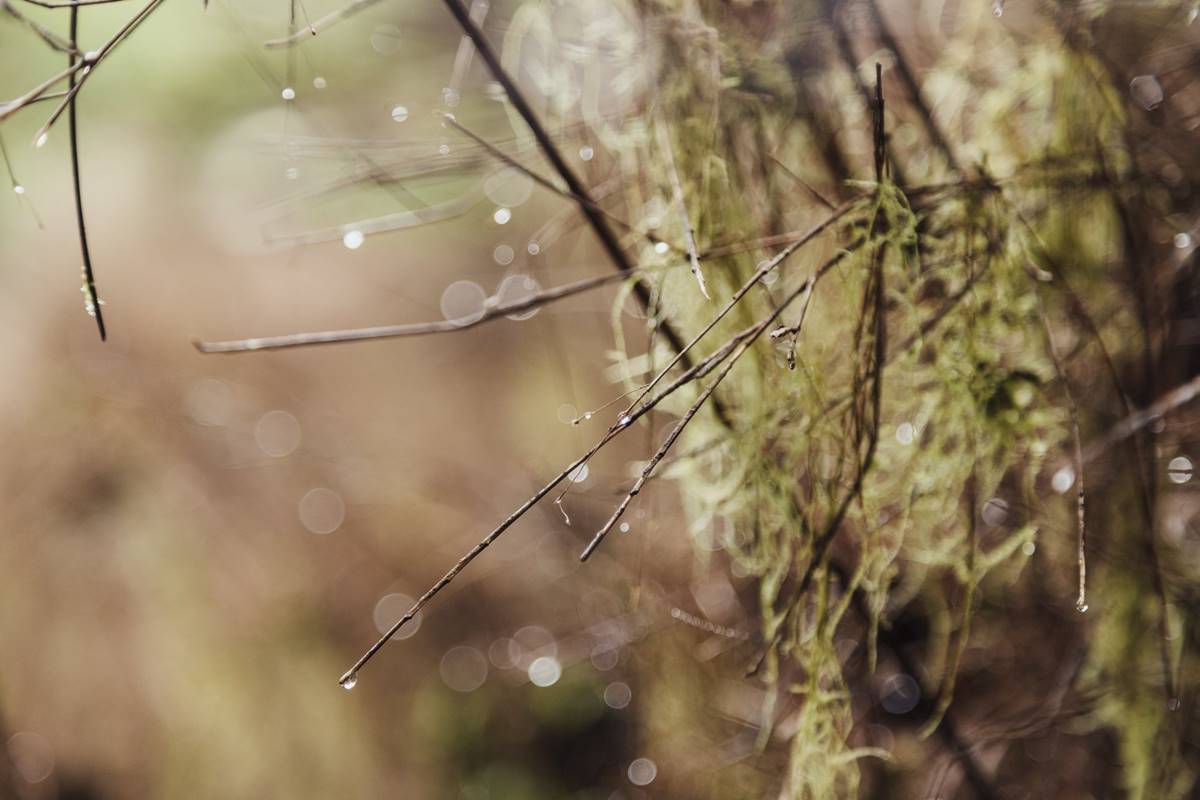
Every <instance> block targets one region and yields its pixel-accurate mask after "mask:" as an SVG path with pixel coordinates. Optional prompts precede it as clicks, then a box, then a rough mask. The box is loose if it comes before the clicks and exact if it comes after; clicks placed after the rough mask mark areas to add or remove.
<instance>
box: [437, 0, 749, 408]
mask: <svg viewBox="0 0 1200 800" xmlns="http://www.w3.org/2000/svg"><path fill="white" fill-rule="evenodd" d="M443 2H444V3H445V5H446V8H447V9H448V10H449V11H450V14H451V15H452V16H453V17H454V19H455V20H456V21H457V22H458V24H459V27H461V28H462V30H463V33H465V34H466V35H467V36H469V37H471V41H473V42H474V43H475V47H476V49H477V50H478V51H479V57H480V58H481V59H483V62H484V63H485V64H487V67H488V69H489V70H490V71H491V73H492V77H494V78H495V79H496V82H497V83H499V84H500V86H501V87H502V88H503V89H504V92H505V94H506V95H507V96H508V99H509V102H511V103H512V106H513V108H514V109H516V111H517V113H518V114H520V115H521V118H522V119H524V120H525V124H526V125H528V126H529V130H530V132H531V133H532V134H533V138H534V140H535V141H536V142H537V143H538V147H539V148H540V149H541V151H542V153H543V155H545V156H546V159H547V160H548V161H549V162H550V164H551V166H553V167H554V171H555V172H557V173H558V174H559V177H561V178H562V179H563V182H564V183H566V185H567V190H568V191H570V193H571V194H572V195H573V196H574V197H576V198H578V200H577V202H578V203H579V208H580V210H581V211H582V212H583V215H584V217H586V218H587V221H588V223H589V224H590V225H591V227H592V230H593V231H594V232H595V233H596V237H597V238H598V239H599V240H600V244H601V246H602V247H603V249H604V251H605V252H606V253H607V254H608V256H609V258H611V259H612V261H613V264H614V265H615V266H616V268H617V269H618V270H619V271H621V272H624V273H629V272H631V271H632V270H633V268H634V265H633V263H632V262H631V261H630V260H629V257H628V256H627V255H626V253H625V250H624V249H623V248H622V247H621V243H620V242H619V241H618V240H617V237H616V235H615V234H614V233H613V232H612V229H611V228H610V227H609V226H608V223H607V221H606V220H605V217H604V215H603V214H601V213H599V212H598V211H596V210H595V204H594V203H592V202H591V195H590V194H589V193H588V190H587V188H586V187H585V186H584V185H583V183H582V182H581V181H580V180H579V178H578V176H576V175H575V172H574V170H572V169H571V167H570V166H569V165H568V164H567V162H566V159H564V158H563V156H562V153H561V152H560V151H559V149H558V147H557V146H556V145H555V144H554V140H553V139H552V138H551V137H550V134H549V132H548V131H547V130H546V128H545V127H544V126H543V125H542V123H541V120H540V119H539V118H538V116H537V114H536V113H535V112H534V110H533V107H532V106H531V105H530V104H529V102H528V101H527V100H526V99H525V95H524V94H522V93H521V90H520V89H519V88H518V87H517V84H516V82H515V81H514V80H513V79H512V77H511V76H509V74H508V73H507V72H506V71H505V70H504V66H503V65H502V64H501V63H500V57H499V56H498V55H496V51H495V50H494V49H493V48H492V45H491V43H490V42H488V39H487V37H486V36H485V35H484V33H483V30H482V29H481V28H480V27H479V26H478V25H476V24H475V21H474V20H472V19H471V16H470V13H469V12H468V11H467V9H466V8H465V7H463V4H462V3H461V2H460V1H459V0H443ZM634 295H635V296H636V297H637V299H638V302H639V303H641V305H642V307H643V308H646V309H648V308H650V291H649V289H648V288H647V287H646V285H645V284H644V283H643V282H641V281H638V283H636V284H635V285H634ZM660 327H661V328H662V332H663V335H664V336H665V337H666V339H667V341H668V342H669V343H670V345H671V347H672V348H673V349H674V350H675V351H676V352H679V351H680V350H681V349H683V339H682V338H681V337H680V335H679V333H678V332H677V331H676V330H675V328H674V327H673V326H672V325H671V323H670V322H669V321H667V320H662V321H661V322H660ZM684 363H688V362H687V360H686V357H685V361H684ZM718 405H719V404H718ZM718 413H719V415H720V416H721V417H722V419H723V420H724V421H725V422H726V423H728V420H727V419H724V412H723V411H720V412H718Z"/></svg>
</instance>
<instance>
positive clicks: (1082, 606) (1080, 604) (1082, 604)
mask: <svg viewBox="0 0 1200 800" xmlns="http://www.w3.org/2000/svg"><path fill="white" fill-rule="evenodd" d="M1075 610H1076V611H1078V612H1079V613H1080V614H1086V613H1087V610H1088V604H1087V601H1086V600H1076V601H1075Z"/></svg>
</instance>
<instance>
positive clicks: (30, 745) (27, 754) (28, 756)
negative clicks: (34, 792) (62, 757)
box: [7, 731, 55, 783]
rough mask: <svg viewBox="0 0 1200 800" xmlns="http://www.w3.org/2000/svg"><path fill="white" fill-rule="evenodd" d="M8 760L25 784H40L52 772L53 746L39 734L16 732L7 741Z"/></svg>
mask: <svg viewBox="0 0 1200 800" xmlns="http://www.w3.org/2000/svg"><path fill="white" fill-rule="evenodd" d="M7 750H8V760H9V763H11V764H12V766H13V769H14V771H15V772H16V773H17V775H19V776H20V777H21V780H23V781H25V782H26V783H41V782H42V781H44V780H46V778H49V777H50V775H51V773H53V772H54V761H55V757H54V745H52V744H51V743H50V740H49V739H47V738H46V737H45V736H42V735H41V734H40V733H34V732H33V731H18V732H17V733H14V734H13V735H12V736H10V737H9V739H8V746H7Z"/></svg>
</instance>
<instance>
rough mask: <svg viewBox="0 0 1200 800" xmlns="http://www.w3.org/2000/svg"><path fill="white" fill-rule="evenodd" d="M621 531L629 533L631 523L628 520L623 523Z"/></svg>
mask: <svg viewBox="0 0 1200 800" xmlns="http://www.w3.org/2000/svg"><path fill="white" fill-rule="evenodd" d="M621 533H629V523H628V522H622V523H621Z"/></svg>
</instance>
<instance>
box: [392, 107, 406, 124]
mask: <svg viewBox="0 0 1200 800" xmlns="http://www.w3.org/2000/svg"><path fill="white" fill-rule="evenodd" d="M392 119H393V120H394V121H396V122H404V121H405V120H406V119H408V109H407V108H405V107H404V106H396V107H395V108H393V109H392Z"/></svg>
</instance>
